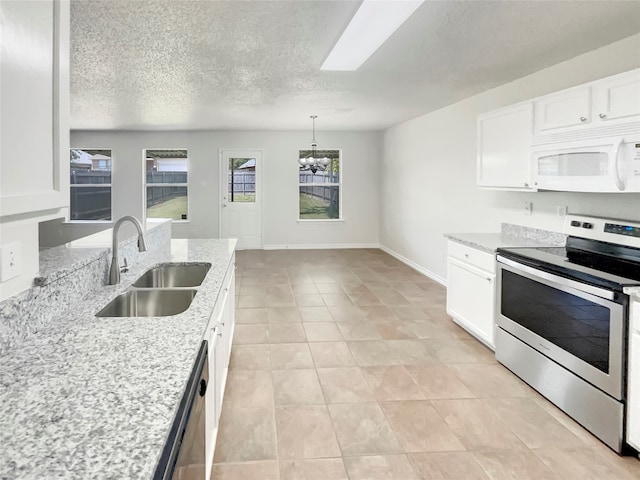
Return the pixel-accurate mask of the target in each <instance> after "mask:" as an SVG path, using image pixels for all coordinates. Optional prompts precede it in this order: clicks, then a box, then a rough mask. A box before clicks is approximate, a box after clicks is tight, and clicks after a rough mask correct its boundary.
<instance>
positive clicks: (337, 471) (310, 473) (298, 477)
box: [280, 284, 349, 480]
mask: <svg viewBox="0 0 640 480" xmlns="http://www.w3.org/2000/svg"><path fill="white" fill-rule="evenodd" d="M327 285H330V284H327ZM280 480H349V478H348V477H347V472H346V471H345V469H344V464H343V463H342V458H318V459H312V460H288V461H284V462H282V463H281V464H280Z"/></svg>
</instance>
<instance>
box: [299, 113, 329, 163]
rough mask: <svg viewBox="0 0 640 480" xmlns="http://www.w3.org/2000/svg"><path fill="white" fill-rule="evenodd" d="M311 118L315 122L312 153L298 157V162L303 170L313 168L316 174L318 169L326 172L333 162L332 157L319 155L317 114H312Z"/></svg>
mask: <svg viewBox="0 0 640 480" xmlns="http://www.w3.org/2000/svg"><path fill="white" fill-rule="evenodd" d="M309 118H310V119H311V121H312V122H313V138H312V139H311V153H310V154H309V155H307V156H306V157H301V158H299V159H298V163H299V164H300V170H301V171H308V170H311V173H313V174H315V173H316V172H317V171H318V170H319V171H321V172H324V171H325V170H326V169H327V167H328V166H329V164H330V163H331V159H330V158H327V157H322V158H320V156H319V155H318V152H317V151H316V148H317V147H318V144H317V143H316V118H318V116H317V115H310V116H309Z"/></svg>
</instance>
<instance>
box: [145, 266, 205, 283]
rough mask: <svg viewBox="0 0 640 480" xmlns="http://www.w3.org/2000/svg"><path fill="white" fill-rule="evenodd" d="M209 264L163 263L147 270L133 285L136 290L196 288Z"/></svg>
mask: <svg viewBox="0 0 640 480" xmlns="http://www.w3.org/2000/svg"><path fill="white" fill-rule="evenodd" d="M210 268H211V264H210V263H189V264H180V263H163V264H161V265H158V266H157V267H154V268H152V269H151V270H148V271H147V272H146V273H145V274H144V275H142V276H141V277H140V278H139V279H138V280H136V281H135V282H134V284H133V286H134V287H136V288H177V287H197V286H198V285H200V284H201V283H202V281H203V280H204V277H205V276H206V275H207V272H208V271H209V269H210Z"/></svg>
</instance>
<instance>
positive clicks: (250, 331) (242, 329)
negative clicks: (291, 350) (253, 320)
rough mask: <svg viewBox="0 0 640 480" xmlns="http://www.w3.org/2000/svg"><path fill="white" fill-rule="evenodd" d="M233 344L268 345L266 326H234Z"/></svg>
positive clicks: (267, 328) (267, 329)
mask: <svg viewBox="0 0 640 480" xmlns="http://www.w3.org/2000/svg"><path fill="white" fill-rule="evenodd" d="M233 343H234V344H238V345H243V344H249V343H269V327H268V325H263V324H260V325H236V327H235V330H234V333H233Z"/></svg>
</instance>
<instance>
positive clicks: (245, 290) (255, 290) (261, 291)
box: [236, 285, 267, 295]
mask: <svg viewBox="0 0 640 480" xmlns="http://www.w3.org/2000/svg"><path fill="white" fill-rule="evenodd" d="M236 292H237V294H238V295H266V294H267V286H266V285H241V286H240V287H239V288H238V289H237V290H236Z"/></svg>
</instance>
